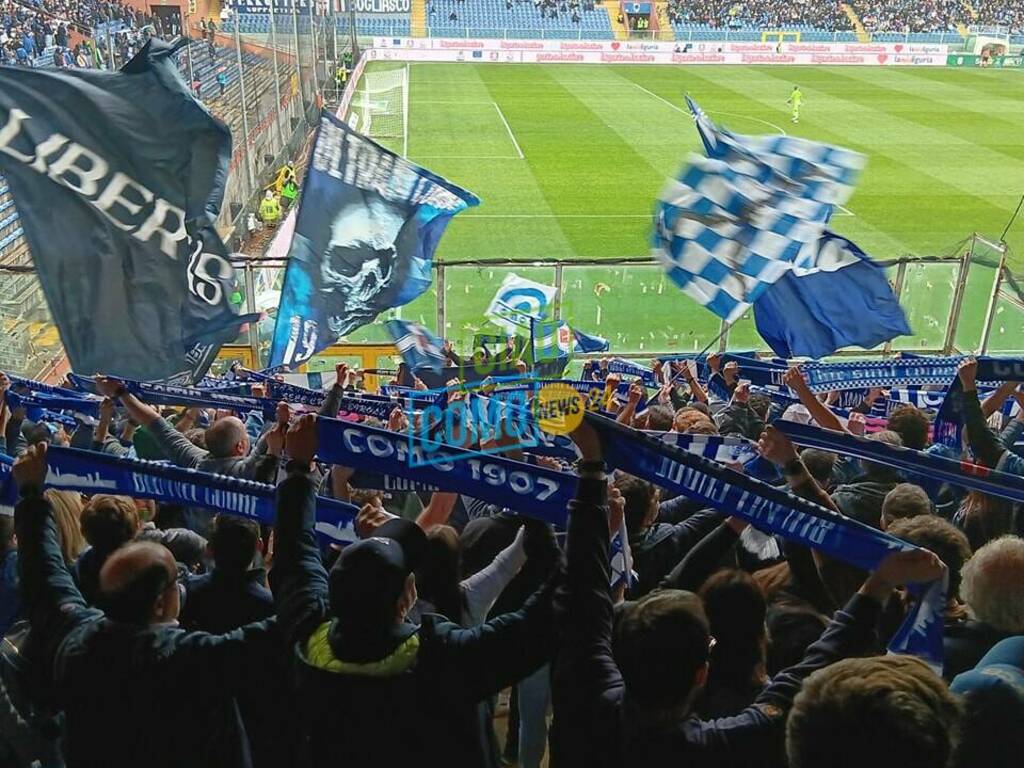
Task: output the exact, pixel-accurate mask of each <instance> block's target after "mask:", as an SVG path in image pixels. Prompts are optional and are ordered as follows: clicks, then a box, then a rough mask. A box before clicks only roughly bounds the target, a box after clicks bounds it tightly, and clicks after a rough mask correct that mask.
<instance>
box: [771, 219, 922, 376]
mask: <svg viewBox="0 0 1024 768" xmlns="http://www.w3.org/2000/svg"><path fill="white" fill-rule="evenodd" d="M754 321H755V322H756V324H757V332H758V333H760V334H761V338H763V339H764V340H765V341H766V342H768V346H770V347H771V348H772V350H773V351H774V352H775V354H777V355H778V356H779V357H785V358H790V357H813V358H820V357H826V356H828V355H831V354H833V353H834V352H835V351H836V350H837V349H841V348H842V347H851V346H857V347H864V348H865V349H870V348H871V347H874V346H876V345H878V344H881V343H882V342H885V341H889V340H890V339H893V338H895V337H897V336H905V335H909V334H910V333H911V330H910V326H909V325H908V324H907V318H906V315H904V314H903V308H902V307H900V304H899V301H898V300H897V298H896V295H895V294H894V293H893V291H892V288H891V287H890V286H889V281H888V279H887V278H886V276H885V270H883V269H882V267H880V266H879V265H878V264H876V263H875V262H873V261H872V260H871V259H869V258H868V257H867V256H866V255H865V254H864V252H863V251H862V250H861V249H860V248H858V247H857V246H856V245H855V244H854V243H852V242H850V241H849V240H847V239H846V238H844V237H839V236H838V235H834V234H832V233H831V232H828V231H826V232H825V234H824V236H823V237H822V238H821V240H820V247H819V249H818V253H817V256H816V257H815V259H814V263H813V264H812V265H810V266H809V267H794V268H793V269H792V270H791V271H789V272H787V273H786V274H784V275H783V276H782V277H780V278H779V279H778V280H776V281H775V283H773V284H772V285H771V286H770V287H769V288H768V289H767V290H766V291H764V292H763V293H762V294H761V295H760V297H759V298H758V299H757V301H756V302H754Z"/></svg>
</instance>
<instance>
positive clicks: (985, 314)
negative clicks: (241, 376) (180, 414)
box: [0, 235, 1024, 376]
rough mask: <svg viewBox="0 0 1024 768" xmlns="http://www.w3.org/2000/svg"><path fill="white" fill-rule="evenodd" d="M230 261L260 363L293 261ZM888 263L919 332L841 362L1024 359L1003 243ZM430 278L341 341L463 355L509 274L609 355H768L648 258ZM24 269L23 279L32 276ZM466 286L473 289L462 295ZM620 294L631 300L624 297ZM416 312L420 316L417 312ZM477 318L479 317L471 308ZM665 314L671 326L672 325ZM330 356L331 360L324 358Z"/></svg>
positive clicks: (6, 365) (32, 372) (744, 330)
mask: <svg viewBox="0 0 1024 768" xmlns="http://www.w3.org/2000/svg"><path fill="white" fill-rule="evenodd" d="M233 263H234V266H235V268H236V277H237V281H238V285H239V290H240V292H241V293H242V294H243V296H244V297H245V298H244V301H245V306H244V311H248V312H257V311H262V312H267V313H268V317H267V318H266V319H265V320H264V321H262V322H260V323H259V324H254V325H252V326H251V327H250V328H249V329H248V331H247V332H246V333H245V334H243V336H242V337H240V338H239V339H236V341H235V343H234V344H232V345H228V346H227V347H226V348H225V354H227V355H231V354H234V355H236V356H237V355H242V354H244V356H245V359H247V360H251V361H254V364H256V365H259V366H262V365H265V364H266V361H267V357H268V352H269V347H270V340H271V337H272V333H273V324H274V319H275V318H274V315H275V313H276V307H277V303H278V299H277V295H278V292H279V291H280V285H281V280H282V278H283V274H284V269H285V267H286V266H287V261H286V260H284V259H280V258H264V257H246V256H242V255H237V256H235V257H233ZM883 266H884V267H885V268H886V269H887V270H888V272H889V277H890V281H891V283H892V285H893V290H894V292H895V293H896V295H897V296H898V297H899V299H900V303H901V304H902V305H903V307H904V309H905V311H906V312H907V315H908V318H909V319H910V323H911V326H912V327H913V328H914V331H915V335H914V336H912V337H900V338H898V339H895V340H893V341H892V342H890V343H887V344H884V345H881V346H879V347H878V348H876V349H873V350H860V349H856V350H854V349H851V350H842V351H840V352H839V353H837V355H838V356H857V357H873V356H889V355H893V354H896V353H898V352H904V351H908V352H915V353H919V354H948V353H952V352H958V351H959V352H976V353H993V354H1000V353H1020V352H1024V297H1022V294H1021V292H1020V290H1019V288H1018V279H1017V278H1016V277H1015V276H1014V274H1013V273H1012V272H1011V270H1010V269H1009V268H1008V267H1007V251H1006V248H1005V246H1004V245H1002V244H1000V243H996V242H992V241H991V240H988V239H986V238H984V237H982V236H980V235H973V236H972V237H971V238H969V239H967V240H966V241H964V243H963V245H962V246H961V247H960V248H958V249H957V251H956V253H955V255H953V256H944V257H925V258H909V257H905V258H900V259H895V260H892V261H889V262H883ZM433 269H434V281H433V285H432V286H431V288H430V290H429V291H428V293H427V294H426V295H425V296H423V297H421V298H420V299H417V300H416V302H414V303H413V304H411V305H408V306H407V307H404V308H401V309H399V310H390V311H389V312H387V313H385V314H384V315H381V317H380V318H379V319H378V321H377V322H375V323H372V324H370V325H368V326H364V327H363V328H361V329H359V330H358V331H356V332H355V333H353V334H351V335H350V336H349V337H347V338H346V339H344V340H343V342H344V343H349V344H360V343H362V344H378V345H379V344H389V343H390V337H389V336H388V335H387V333H386V332H385V331H384V327H383V323H384V321H385V320H386V319H389V318H390V317H394V316H398V315H399V314H401V316H403V317H406V318H407V319H416V320H422V321H423V324H424V325H427V326H428V327H430V328H431V330H433V331H434V332H438V331H439V329H441V330H440V333H439V335H442V336H445V337H446V338H448V339H449V340H451V341H452V342H453V344H454V345H455V346H456V348H457V349H460V350H463V351H465V350H468V349H469V348H470V345H471V344H472V338H473V335H474V334H475V333H478V332H486V330H487V328H486V327H481V326H482V324H483V323H484V319H483V317H482V312H481V313H480V314H479V315H478V314H473V315H472V317H473V318H474V319H475V322H474V323H472V324H471V325H472V326H473V327H472V328H469V329H466V328H463V327H461V326H460V325H458V323H462V322H465V321H466V319H467V317H469V316H470V315H468V314H467V312H468V311H469V310H468V306H469V305H468V304H467V302H475V303H477V304H478V303H479V300H480V299H481V297H482V300H483V301H484V302H485V303H486V301H487V300H489V299H490V297H491V295H492V292H493V290H495V289H496V287H497V286H498V285H500V284H501V281H502V279H503V278H504V276H505V274H506V273H507V272H510V271H514V272H516V273H517V274H520V275H522V276H524V277H529V278H530V279H536V280H538V281H540V282H545V283H546V284H549V285H554V286H555V287H556V288H557V289H558V293H557V296H558V300H557V301H556V303H555V305H554V315H555V317H557V318H559V319H564V320H566V321H567V322H568V323H569V325H570V326H572V327H575V328H579V329H581V330H584V331H586V332H588V333H596V334H598V335H604V336H610V335H611V334H610V333H609V332H607V331H606V330H605V329H606V328H607V327H611V328H613V329H616V330H618V331H627V332H628V333H627V334H626V335H625V337H624V338H625V340H624V341H622V342H620V343H616V340H615V339H611V340H612V352H613V353H614V354H616V355H621V356H623V357H632V358H641V359H644V358H646V359H649V358H651V357H653V356H656V355H659V354H671V353H678V352H686V351H699V350H700V349H703V348H705V347H706V346H708V345H709V344H710V345H711V346H712V347H713V348H718V349H720V350H726V349H734V350H735V349H748V350H749V349H763V347H764V345H763V342H760V339H759V337H758V336H757V334H756V331H755V329H754V327H753V321H752V319H751V318H750V317H744V318H742V319H741V320H740V321H738V322H737V323H735V324H734V325H732V326H729V327H727V326H726V325H725V324H724V323H720V322H719V321H718V320H717V318H715V317H714V316H713V315H711V313H710V312H706V311H704V310H702V309H700V308H698V307H697V305H696V304H694V303H693V302H692V301H691V300H690V299H689V298H687V297H686V296H684V295H683V294H682V293H681V292H680V291H678V289H676V288H675V286H674V285H672V284H671V283H668V282H665V289H664V293H663V294H660V295H656V291H654V290H653V289H650V290H649V289H648V288H644V289H643V290H635V291H633V292H629V291H628V289H629V287H630V286H632V287H633V288H634V289H635V288H636V287H637V285H638V284H640V283H643V282H644V281H647V284H648V287H649V286H651V285H653V282H654V281H659V280H661V281H664V280H665V278H664V274H663V271H662V268H661V266H660V265H658V264H657V263H656V262H655V261H653V260H652V259H649V258H645V257H636V258H622V259H581V260H572V261H570V260H563V259H541V260H534V261H526V262H524V261H514V260H500V261H490V260H488V261H477V262H440V263H435V264H434V265H433ZM0 270H2V267H0ZM616 270H618V271H620V273H621V274H620V279H619V281H618V283H617V286H616V290H617V291H619V294H618V301H619V308H618V309H616V307H615V306H614V305H613V304H612V302H611V301H610V300H608V299H605V298H603V297H602V296H591V295H590V294H589V293H588V292H587V290H586V288H587V287H588V286H590V285H591V284H592V283H594V279H593V277H594V275H595V274H596V275H602V274H609V275H610V274H611V273H614V272H615V271H616ZM20 271H21V272H24V271H25V268H24V267H22V268H21V270H20ZM0 274H2V272H0ZM609 279H611V278H609ZM468 287H471V288H473V289H475V290H467V288H468ZM623 290H626V291H627V292H626V293H625V294H623V293H622V291H623ZM467 296H469V297H470V298H469V299H467V298H466V297H467ZM413 307H416V308H417V309H415V310H413V309H412V308H413ZM474 307H475V304H474ZM414 311H418V312H419V315H418V316H415V315H413V314H410V313H411V312H414ZM472 312H473V313H476V309H475V308H474V309H473V310H472ZM602 313H603V314H604V317H605V321H604V323H603V324H601V325H596V326H595V324H594V319H595V317H597V318H600V317H601V315H602ZM680 316H681V317H682V319H683V321H685V322H689V323H691V326H692V327H693V328H697V327H698V326H699V327H700V329H701V330H700V331H694V333H693V335H692V336H686V335H684V336H683V340H684V342H685V343H681V342H671V341H666V342H664V343H657V342H655V343H648V342H647V341H640V340H641V338H642V339H644V340H648V339H649V334H650V333H651V332H657V333H660V332H661V331H663V330H664V326H666V325H668V324H670V323H673V322H674V323H676V324H677V325H678V322H679V318H680ZM666 317H667V318H670V320H669V321H666V320H665V318H666ZM37 325H38V323H37ZM494 330H495V332H496V333H498V332H499V331H497V329H494ZM41 335H42V331H41V330H40V329H39V328H37V329H36V331H35V336H34V338H39V337H40V336H41ZM51 335H55V334H51ZM662 338H664V337H662ZM11 351H12V352H14V351H15V350H14V349H12V350H11ZM19 353H20V354H24V351H23V349H19ZM59 356H60V350H59V348H56V349H49V350H42V351H41V354H40V355H37V357H38V360H37V362H36V365H35V367H34V368H29V369H26V368H25V367H23V365H22V364H20V363H24V362H25V360H24V359H22V360H21V361H19V360H17V359H14V360H12V359H10V358H8V359H3V358H4V357H5V356H4V355H3V354H2V351H0V370H4V369H6V370H11V371H13V372H15V373H19V374H21V375H29V376H37V375H38V374H39V370H38V369H39V368H41V367H43V365H44V364H45V365H47V366H51V367H53V361H54V359H56V358H58V357H59ZM327 356H329V353H326V354H325V357H327ZM583 357H586V355H583Z"/></svg>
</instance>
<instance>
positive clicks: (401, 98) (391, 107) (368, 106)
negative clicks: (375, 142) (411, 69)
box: [350, 67, 409, 139]
mask: <svg viewBox="0 0 1024 768" xmlns="http://www.w3.org/2000/svg"><path fill="white" fill-rule="evenodd" d="M406 72H407V70H406V68H405V67H402V68H401V69H386V70H383V71H378V72H367V73H366V74H365V75H363V82H362V84H361V85H360V88H359V91H358V92H357V93H356V97H355V98H354V99H353V100H352V119H351V120H350V122H351V124H352V126H353V127H354V128H355V129H356V130H358V131H360V132H362V133H364V134H365V135H367V136H369V137H370V138H373V139H404V137H405V131H406V123H405V118H406V104H407V102H408V98H409V84H408V82H407V76H406Z"/></svg>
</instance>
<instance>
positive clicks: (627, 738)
mask: <svg viewBox="0 0 1024 768" xmlns="http://www.w3.org/2000/svg"><path fill="white" fill-rule="evenodd" d="M606 494H607V487H606V485H605V482H604V481H603V480H599V479H594V478H587V479H583V480H581V481H580V487H579V490H578V491H577V500H576V501H575V502H573V505H572V508H571V509H570V514H569V539H568V544H567V548H566V553H567V567H566V576H565V580H564V584H563V586H562V587H561V588H560V589H559V590H558V593H557V596H556V616H557V617H558V622H559V629H560V632H561V635H560V640H559V649H558V652H557V655H556V657H555V663H554V676H553V682H552V704H553V707H554V711H555V720H554V725H553V726H552V731H551V764H552V766H555V767H556V768H564V766H581V768H582V767H583V766H586V768H601V766H608V768H612V767H614V768H623V766H643V768H657V767H658V766H687V768H701V767H702V766H707V768H755V767H757V766H770V767H771V768H781V766H783V765H785V757H784V754H783V730H784V722H785V713H786V712H787V710H788V709H789V708H790V705H791V704H792V702H793V698H794V697H795V696H796V694H797V692H798V691H799V690H800V685H801V683H802V682H803V680H804V679H805V678H806V677H807V676H809V675H810V674H811V673H812V672H814V671H815V670H817V669H821V668H822V667H825V666H827V665H828V664H830V663H832V662H834V661H837V660H839V659H841V658H844V657H846V656H850V655H855V654H857V653H859V652H862V651H863V650H865V649H867V648H869V647H871V645H872V643H873V640H874V636H875V632H874V627H875V623H876V622H877V620H878V616H879V614H880V612H881V606H880V605H879V604H878V603H877V602H876V601H874V600H872V599H870V598H866V597H863V596H860V595H856V596H854V597H853V599H852V600H851V601H850V603H849V604H848V605H847V607H846V609H845V610H842V611H839V612H837V613H836V615H835V618H834V619H833V620H832V622H831V623H830V624H829V626H828V628H827V629H826V630H825V633H824V635H822V637H821V639H820V640H819V641H818V642H816V643H814V644H813V645H812V646H811V647H810V648H809V649H808V650H807V654H806V656H805V657H804V660H803V661H802V662H801V663H800V664H798V665H797V666H795V667H791V668H790V669H787V670H785V671H783V672H781V673H779V674H778V675H777V676H776V677H775V679H774V680H773V681H772V683H771V684H770V685H769V686H768V688H767V689H765V691H764V692H763V693H762V694H761V695H760V696H758V697H757V700H756V702H755V703H754V705H753V706H751V707H748V708H747V709H744V710H743V711H742V712H741V713H739V714H738V715H736V716H734V717H730V718H725V719H721V720H709V721H704V720H699V719H697V718H696V717H689V718H687V719H685V720H681V721H680V722H678V723H677V724H675V725H674V726H672V727H669V728H668V729H661V730H655V729H652V728H650V727H649V726H648V725H647V724H645V723H642V722H633V721H631V719H630V718H629V717H628V715H627V714H626V713H625V712H624V708H623V694H624V691H625V687H624V685H623V681H622V676H621V674H620V673H619V669H618V667H617V666H616V664H615V660H614V658H613V657H612V600H611V595H610V591H609V578H610V572H609V563H608V510H607V507H606V506H605V497H606ZM663 661H664V662H670V660H659V659H652V660H651V663H652V664H658V663H662V662H663Z"/></svg>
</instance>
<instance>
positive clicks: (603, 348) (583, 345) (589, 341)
mask: <svg viewBox="0 0 1024 768" xmlns="http://www.w3.org/2000/svg"><path fill="white" fill-rule="evenodd" d="M572 335H573V339H574V340H575V344H574V345H573V352H578V353H581V354H586V353H587V352H607V351H608V350H609V349H610V348H611V343H609V341H608V339H606V338H604V337H603V336H595V335H594V334H590V333H584V332H583V331H581V330H579V329H578V328H573V329H572Z"/></svg>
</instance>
